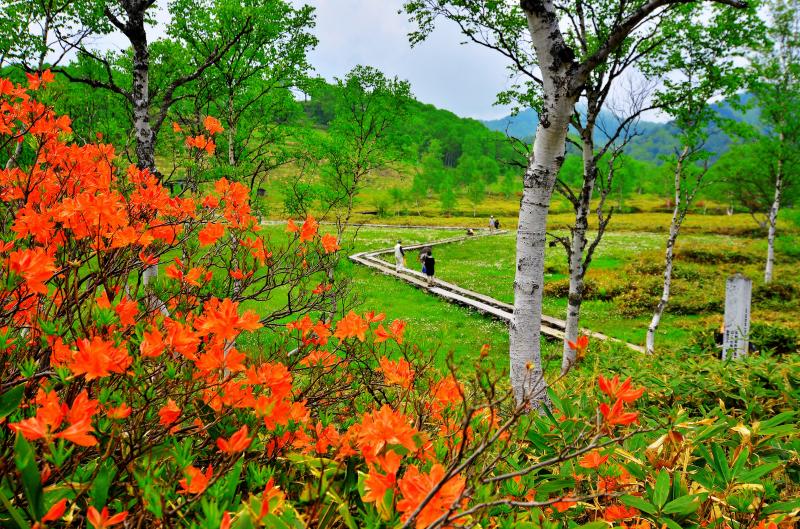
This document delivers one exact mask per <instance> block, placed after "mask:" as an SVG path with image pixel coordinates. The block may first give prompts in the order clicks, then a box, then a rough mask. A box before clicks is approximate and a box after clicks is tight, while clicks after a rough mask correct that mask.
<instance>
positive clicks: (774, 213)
mask: <svg viewBox="0 0 800 529" xmlns="http://www.w3.org/2000/svg"><path fill="white" fill-rule="evenodd" d="M782 187H783V160H781V159H779V160H778V167H777V170H776V174H775V198H774V200H773V201H772V207H771V208H770V209H769V215H768V217H767V218H768V219H769V231H768V232H767V264H766V266H765V267H764V283H769V282H770V281H772V269H773V267H774V265H775V228H776V225H777V223H778V211H779V209H780V207H781V188H782Z"/></svg>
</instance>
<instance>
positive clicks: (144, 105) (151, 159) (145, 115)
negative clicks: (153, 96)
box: [132, 31, 156, 174]
mask: <svg viewBox="0 0 800 529" xmlns="http://www.w3.org/2000/svg"><path fill="white" fill-rule="evenodd" d="M132 44H133V91H132V96H133V97H132V100H133V129H134V135H135V136H136V158H137V160H138V165H139V167H141V168H142V169H149V170H150V171H151V172H152V173H154V174H155V173H156V160H155V148H156V138H155V133H154V131H153V128H152V127H151V125H150V51H149V49H148V47H147V40H146V38H145V36H144V31H142V35H141V41H140V42H133V43H132Z"/></svg>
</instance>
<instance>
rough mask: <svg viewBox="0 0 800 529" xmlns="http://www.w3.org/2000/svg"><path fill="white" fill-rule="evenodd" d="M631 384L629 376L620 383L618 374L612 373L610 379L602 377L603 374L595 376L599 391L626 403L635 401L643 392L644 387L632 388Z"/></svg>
mask: <svg viewBox="0 0 800 529" xmlns="http://www.w3.org/2000/svg"><path fill="white" fill-rule="evenodd" d="M631 384H632V383H631V377H628V378H626V379H625V382H623V383H622V384H620V383H619V375H614V378H612V379H611V380H609V379H607V378H604V377H603V375H600V376H598V377H597V385H598V386H600V391H602V392H603V393H605V394H606V395H608V396H609V397H611V398H612V399H621V400H622V401H623V402H627V403H631V402H634V401H636V400H637V399H638V398H639V397H641V396H642V394H643V393H644V388H639V389H633V388H632V387H631Z"/></svg>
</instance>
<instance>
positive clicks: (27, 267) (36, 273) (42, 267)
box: [8, 248, 56, 294]
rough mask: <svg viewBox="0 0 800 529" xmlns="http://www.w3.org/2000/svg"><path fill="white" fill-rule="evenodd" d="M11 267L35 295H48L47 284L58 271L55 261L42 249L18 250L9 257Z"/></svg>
mask: <svg viewBox="0 0 800 529" xmlns="http://www.w3.org/2000/svg"><path fill="white" fill-rule="evenodd" d="M8 263H9V267H10V268H11V271H12V272H14V273H15V274H17V275H19V276H22V278H23V279H24V280H25V286H26V287H27V288H28V290H30V291H31V292H33V293H36V294H47V287H46V286H45V282H47V281H48V280H49V279H50V277H52V275H53V272H55V270H56V266H55V260H54V259H53V257H52V256H51V255H48V254H47V252H46V251H45V250H44V249H42V248H34V249H32V250H27V249H26V250H17V251H14V252H11V255H9V257H8Z"/></svg>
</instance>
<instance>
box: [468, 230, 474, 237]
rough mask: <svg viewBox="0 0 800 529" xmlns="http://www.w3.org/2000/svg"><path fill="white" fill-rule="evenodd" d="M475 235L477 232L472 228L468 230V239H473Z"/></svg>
mask: <svg viewBox="0 0 800 529" xmlns="http://www.w3.org/2000/svg"><path fill="white" fill-rule="evenodd" d="M473 235H475V231H473V229H472V228H467V237H472V236H473Z"/></svg>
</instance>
